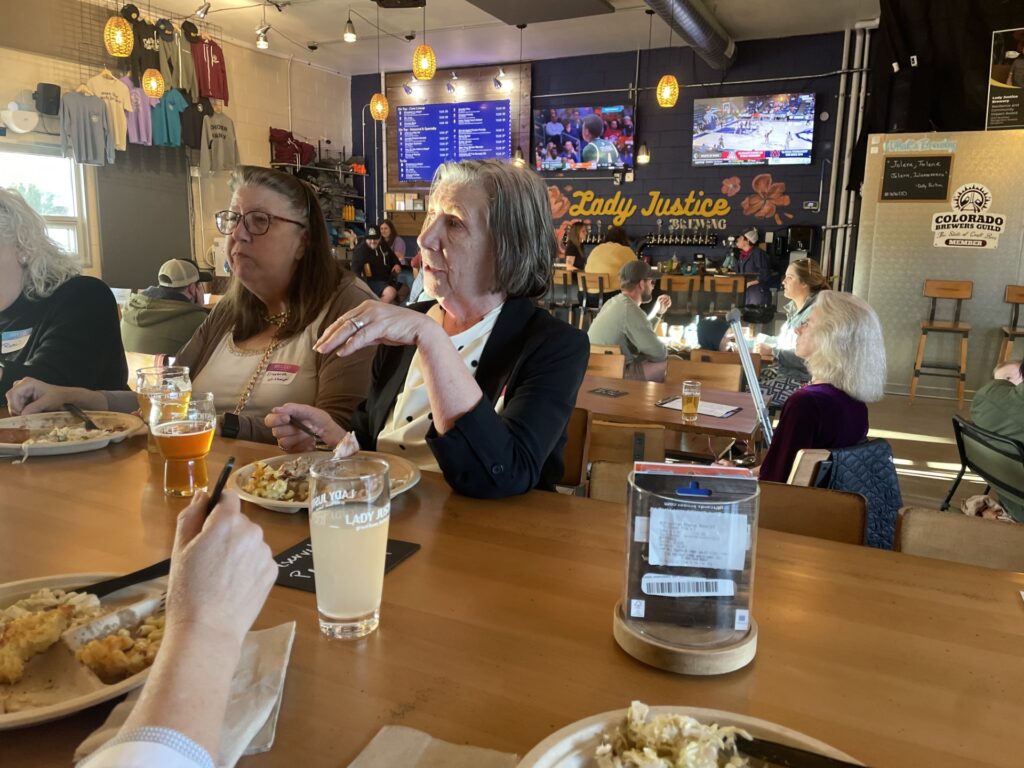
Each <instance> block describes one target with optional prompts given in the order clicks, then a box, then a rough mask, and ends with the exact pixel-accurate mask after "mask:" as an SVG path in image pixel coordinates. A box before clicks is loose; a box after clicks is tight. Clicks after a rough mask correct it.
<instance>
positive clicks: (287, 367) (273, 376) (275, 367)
mask: <svg viewBox="0 0 1024 768" xmlns="http://www.w3.org/2000/svg"><path fill="white" fill-rule="evenodd" d="M301 369H302V367H301V366H298V365H295V364H294V363H270V364H269V365H268V366H267V372H266V373H264V374H263V381H265V382H266V383H267V384H291V383H292V381H293V380H294V379H295V375H296V374H297V373H298V372H299V371H300V370H301Z"/></svg>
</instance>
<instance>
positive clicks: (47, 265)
mask: <svg viewBox="0 0 1024 768" xmlns="http://www.w3.org/2000/svg"><path fill="white" fill-rule="evenodd" d="M0 243H3V244H5V245H13V246H14V250H15V252H16V253H17V257H18V263H19V264H21V266H22V267H23V269H22V287H21V292H22V293H23V294H24V295H25V296H26V297H27V298H29V299H44V298H46V297H47V296H49V295H50V294H51V293H53V292H54V291H55V290H57V288H59V287H60V286H61V285H63V284H64V283H65V282H67V281H68V280H70V279H71V278H72V277H75V275H78V274H79V273H80V272H81V271H82V265H81V263H79V261H78V259H76V258H75V257H74V256H72V255H70V254H68V253H65V252H64V251H62V250H61V249H60V246H58V245H57V243H55V242H54V241H53V240H51V239H50V236H49V235H47V233H46V220H45V219H44V218H43V217H42V216H40V215H39V214H38V213H36V212H35V211H34V210H32V208H31V207H30V206H29V204H28V203H26V202H25V198H23V197H22V196H21V195H20V194H19V193H18V192H16V191H15V190H13V189H3V188H0Z"/></svg>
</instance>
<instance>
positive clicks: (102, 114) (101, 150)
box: [60, 91, 114, 165]
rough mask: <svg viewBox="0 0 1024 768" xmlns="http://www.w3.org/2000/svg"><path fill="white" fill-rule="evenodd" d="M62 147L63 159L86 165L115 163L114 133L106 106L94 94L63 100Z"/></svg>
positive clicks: (69, 94) (61, 110)
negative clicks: (69, 158)
mask: <svg viewBox="0 0 1024 768" xmlns="http://www.w3.org/2000/svg"><path fill="white" fill-rule="evenodd" d="M60 144H61V148H62V149H63V151H64V157H74V158H75V161H76V162H79V163H83V164H85V165H106V164H108V163H113V162H114V132H113V131H112V130H110V123H109V122H108V121H107V106H106V104H104V103H103V100H102V99H99V98H97V97H95V96H93V95H92V94H85V93H77V92H75V91H71V92H69V93H65V94H64V95H63V96H62V97H61V100H60Z"/></svg>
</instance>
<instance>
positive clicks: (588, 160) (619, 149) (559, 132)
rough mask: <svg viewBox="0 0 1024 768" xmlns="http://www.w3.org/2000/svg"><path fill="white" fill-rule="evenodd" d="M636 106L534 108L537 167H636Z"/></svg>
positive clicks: (534, 144)
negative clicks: (634, 164)
mask: <svg viewBox="0 0 1024 768" xmlns="http://www.w3.org/2000/svg"><path fill="white" fill-rule="evenodd" d="M633 132H634V126H633V109H632V107H626V106H612V107H561V108H559V107H543V108H541V109H535V110H533V161H534V168H536V169H537V170H538V171H597V170H621V169H623V168H632V167H633Z"/></svg>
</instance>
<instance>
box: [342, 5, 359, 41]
mask: <svg viewBox="0 0 1024 768" xmlns="http://www.w3.org/2000/svg"><path fill="white" fill-rule="evenodd" d="M341 39H342V40H344V41H345V42H346V43H354V42H355V41H356V39H357V38H356V27H355V25H354V24H353V23H352V9H351V8H349V9H348V21H346V22H345V33H344V34H343V35H342V36H341Z"/></svg>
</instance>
